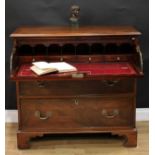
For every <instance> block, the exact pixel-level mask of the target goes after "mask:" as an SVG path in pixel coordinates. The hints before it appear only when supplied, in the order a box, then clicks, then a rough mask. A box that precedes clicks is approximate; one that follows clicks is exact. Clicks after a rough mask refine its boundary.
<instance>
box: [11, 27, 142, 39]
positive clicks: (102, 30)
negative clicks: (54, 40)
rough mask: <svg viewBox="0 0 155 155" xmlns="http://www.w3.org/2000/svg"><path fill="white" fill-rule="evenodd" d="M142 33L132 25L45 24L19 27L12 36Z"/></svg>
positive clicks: (82, 35) (122, 34)
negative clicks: (75, 25)
mask: <svg viewBox="0 0 155 155" xmlns="http://www.w3.org/2000/svg"><path fill="white" fill-rule="evenodd" d="M138 35H141V33H140V32H139V31H137V30H136V29H135V28H134V27H132V26H81V27H79V28H72V27H69V26H64V27H59V26H44V27H34V26H33V27H32V26H31V27H19V28H17V29H16V30H15V31H14V32H13V33H12V34H11V35H10V37H15V38H18V37H24V38H25V37H87V36H138Z"/></svg>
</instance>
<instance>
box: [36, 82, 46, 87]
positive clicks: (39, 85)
mask: <svg viewBox="0 0 155 155" xmlns="http://www.w3.org/2000/svg"><path fill="white" fill-rule="evenodd" d="M37 85H38V87H39V88H44V87H45V82H42V81H37Z"/></svg>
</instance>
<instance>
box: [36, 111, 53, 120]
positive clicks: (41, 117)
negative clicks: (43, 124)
mask: <svg viewBox="0 0 155 155" xmlns="http://www.w3.org/2000/svg"><path fill="white" fill-rule="evenodd" d="M34 115H35V116H36V117H37V118H39V119H40V120H47V119H48V118H49V117H51V115H52V113H51V112H47V113H46V114H43V113H41V112H40V111H35V113H34Z"/></svg>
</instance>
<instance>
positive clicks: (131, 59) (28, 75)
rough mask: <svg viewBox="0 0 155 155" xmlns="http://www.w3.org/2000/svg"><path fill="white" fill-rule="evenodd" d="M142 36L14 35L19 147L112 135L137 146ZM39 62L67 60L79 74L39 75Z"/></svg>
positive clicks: (121, 30)
mask: <svg viewBox="0 0 155 155" xmlns="http://www.w3.org/2000/svg"><path fill="white" fill-rule="evenodd" d="M139 35H140V32H138V31H137V30H136V29H135V28H133V27H129V26H109V27H103V26H102V27H101V26H100V27H97V26H92V27H79V28H75V29H74V28H70V27H21V28H17V29H16V31H15V32H13V33H12V34H11V37H12V38H13V50H12V54H11V58H10V76H11V79H12V80H14V81H15V82H16V93H17V106H18V120H19V129H18V132H17V143H18V147H19V148H22V149H23V148H29V146H30V145H29V141H30V139H31V138H32V137H36V136H42V135H44V134H61V133H70V134H71V133H73V134H76V133H94V134H95V133H107V132H108V133H109V132H110V133H112V134H117V135H120V136H124V137H125V143H124V145H125V146H136V145H137V131H136V124H135V110H136V79H137V78H138V77H141V76H143V62H142V54H141V51H140V46H139V42H138V36H139ZM34 61H47V62H59V61H65V62H68V63H70V64H72V65H74V66H75V67H76V68H77V70H78V71H77V72H73V73H72V72H70V73H51V74H47V75H43V76H37V75H36V74H34V73H33V72H32V71H31V70H30V66H31V65H32V62H34Z"/></svg>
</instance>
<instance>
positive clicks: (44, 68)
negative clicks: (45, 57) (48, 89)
mask: <svg viewBox="0 0 155 155" xmlns="http://www.w3.org/2000/svg"><path fill="white" fill-rule="evenodd" d="M32 64H33V66H32V67H31V68H30V69H31V70H32V71H33V72H35V73H36V74H37V75H44V74H47V73H52V72H59V73H63V72H73V71H77V69H76V68H75V67H74V66H72V65H70V64H68V63H66V62H52V63H48V62H45V61H38V62H33V63H32Z"/></svg>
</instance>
